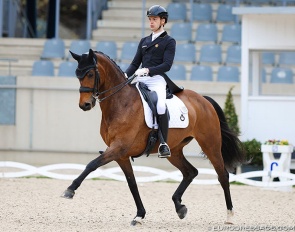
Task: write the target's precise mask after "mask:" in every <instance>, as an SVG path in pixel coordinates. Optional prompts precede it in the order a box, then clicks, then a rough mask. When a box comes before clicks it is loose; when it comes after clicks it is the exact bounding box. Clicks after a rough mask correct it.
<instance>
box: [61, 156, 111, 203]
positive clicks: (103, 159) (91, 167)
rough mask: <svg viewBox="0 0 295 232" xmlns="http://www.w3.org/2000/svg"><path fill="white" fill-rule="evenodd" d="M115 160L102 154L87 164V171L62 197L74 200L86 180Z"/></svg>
mask: <svg viewBox="0 0 295 232" xmlns="http://www.w3.org/2000/svg"><path fill="white" fill-rule="evenodd" d="M113 160H114V157H112V156H110V155H107V153H106V152H104V153H102V154H101V155H100V156H98V157H97V158H95V159H94V160H92V161H91V162H90V163H89V164H87V166H86V168H85V170H84V171H83V172H82V173H81V174H80V175H79V176H78V178H77V179H75V180H74V181H73V182H72V184H71V185H70V186H69V187H68V188H67V189H66V190H65V191H64V192H63V194H62V195H61V197H64V198H67V199H72V198H73V197H74V195H75V190H76V189H77V188H78V187H79V186H80V185H81V183H82V182H83V181H84V179H85V178H86V177H87V176H88V175H89V174H90V173H91V172H93V171H95V170H96V169H97V168H99V167H101V166H103V165H105V164H107V163H109V162H111V161H113Z"/></svg>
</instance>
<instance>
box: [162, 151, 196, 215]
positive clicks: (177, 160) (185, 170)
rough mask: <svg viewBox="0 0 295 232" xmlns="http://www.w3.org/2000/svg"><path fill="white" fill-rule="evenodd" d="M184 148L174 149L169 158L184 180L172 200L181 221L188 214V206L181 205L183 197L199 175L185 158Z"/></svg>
mask: <svg viewBox="0 0 295 232" xmlns="http://www.w3.org/2000/svg"><path fill="white" fill-rule="evenodd" d="M182 148H183V146H180V147H178V148H176V149H173V150H172V151H171V154H173V155H172V156H171V157H169V158H168V160H169V161H170V163H171V164H173V165H174V166H175V167H177V168H178V169H179V170H180V171H181V173H182V175H183V179H182V181H181V183H180V185H179V186H178V188H177V189H176V191H175V193H174V194H173V196H172V200H173V202H174V205H175V210H176V212H177V215H178V217H179V218H180V219H183V218H184V217H185V216H186V214H187V208H186V206H185V205H182V204H181V201H182V200H181V197H182V195H183V194H184V192H185V190H186V189H187V187H188V186H189V185H190V183H191V182H192V181H193V179H194V178H195V177H196V176H197V175H198V170H197V169H196V168H195V167H194V166H193V165H191V164H190V163H189V162H188V161H187V159H186V158H185V157H184V155H183V152H182Z"/></svg>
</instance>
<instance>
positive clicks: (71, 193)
mask: <svg viewBox="0 0 295 232" xmlns="http://www.w3.org/2000/svg"><path fill="white" fill-rule="evenodd" d="M74 195H75V191H74V190H71V189H67V190H66V191H64V192H63V194H62V195H61V197H63V198H66V199H73V197H74Z"/></svg>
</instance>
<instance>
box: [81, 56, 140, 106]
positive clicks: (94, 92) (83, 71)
mask: <svg viewBox="0 0 295 232" xmlns="http://www.w3.org/2000/svg"><path fill="white" fill-rule="evenodd" d="M92 69H94V70H95V79H94V85H93V88H89V87H85V86H80V88H79V92H80V93H91V92H92V97H93V98H94V99H96V100H97V101H98V102H102V101H103V100H105V99H107V98H108V97H110V96H112V95H114V94H115V93H117V92H119V91H120V90H121V89H122V88H123V87H125V86H126V85H127V84H129V83H131V82H132V80H133V79H134V78H135V76H132V77H130V78H129V79H127V80H126V81H124V82H122V83H120V84H119V85H116V86H114V87H112V88H110V89H107V90H105V91H102V92H99V91H98V86H99V80H100V75H99V72H98V68H97V66H96V60H95V59H93V64H92V65H89V66H86V67H84V68H83V69H79V68H77V69H76V76H77V78H78V79H80V80H82V79H83V78H84V77H85V75H86V74H87V73H88V72H89V71H90V70H92ZM113 89H115V90H116V91H114V92H113V93H111V94H110V95H108V96H105V97H104V98H99V95H102V94H105V93H107V92H109V91H111V90H113Z"/></svg>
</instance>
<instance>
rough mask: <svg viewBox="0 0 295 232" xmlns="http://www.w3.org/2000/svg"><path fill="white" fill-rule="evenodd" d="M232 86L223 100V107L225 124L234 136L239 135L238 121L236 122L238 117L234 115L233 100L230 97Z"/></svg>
mask: <svg viewBox="0 0 295 232" xmlns="http://www.w3.org/2000/svg"><path fill="white" fill-rule="evenodd" d="M233 88H234V86H232V87H231V88H230V89H229V91H228V93H227V95H226V100H225V107H224V110H223V111H224V115H225V118H226V122H227V123H228V126H229V128H230V129H231V130H232V131H233V132H234V133H235V134H236V135H239V134H240V128H239V121H238V115H237V113H236V108H235V105H234V99H233V95H232V90H233Z"/></svg>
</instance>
